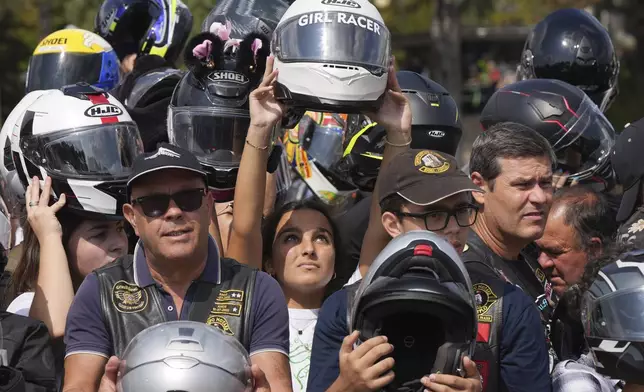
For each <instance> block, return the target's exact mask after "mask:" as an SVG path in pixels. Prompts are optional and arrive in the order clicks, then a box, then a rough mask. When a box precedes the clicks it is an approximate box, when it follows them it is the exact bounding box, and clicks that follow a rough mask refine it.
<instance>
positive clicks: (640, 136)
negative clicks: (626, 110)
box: [610, 118, 644, 222]
mask: <svg viewBox="0 0 644 392" xmlns="http://www.w3.org/2000/svg"><path fill="white" fill-rule="evenodd" d="M643 149H644V118H642V119H640V120H637V121H636V122H634V123H632V124H629V125H628V126H627V127H626V128H625V129H624V130H623V131H622V132H621V133H620V134H619V136H617V139H616V140H615V148H614V150H613V154H612V155H611V158H610V159H611V164H612V166H613V170H614V171H615V175H616V176H617V181H618V182H619V183H620V184H621V185H622V186H623V187H624V196H623V197H622V202H621V204H620V206H619V212H618V213H617V221H618V222H623V221H625V220H627V219H628V218H629V217H630V216H631V214H632V213H633V211H634V210H635V207H637V205H638V204H639V202H638V196H639V194H640V184H641V180H642V177H644V155H643V154H642V150H643Z"/></svg>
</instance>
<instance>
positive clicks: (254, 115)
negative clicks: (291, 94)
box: [249, 56, 285, 128]
mask: <svg viewBox="0 0 644 392" xmlns="http://www.w3.org/2000/svg"><path fill="white" fill-rule="evenodd" d="M274 63H275V59H274V58H273V57H272V56H271V57H269V58H268V60H267V61H266V70H265V71H264V78H263V79H262V82H261V83H260V85H259V86H258V87H257V88H256V89H255V90H254V91H253V92H252V93H250V97H249V107H250V122H251V126H252V127H257V128H273V127H274V126H275V124H277V123H278V121H281V120H282V116H283V115H284V112H285V109H284V106H283V105H282V104H281V103H280V102H278V101H277V99H275V94H274V88H275V80H276V79H277V74H278V70H275V71H274V70H273V64H274Z"/></svg>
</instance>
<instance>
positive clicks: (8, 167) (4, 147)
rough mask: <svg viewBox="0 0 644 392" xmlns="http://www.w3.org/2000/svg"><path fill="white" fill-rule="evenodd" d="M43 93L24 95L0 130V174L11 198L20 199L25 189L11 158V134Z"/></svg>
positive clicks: (17, 128)
mask: <svg viewBox="0 0 644 392" xmlns="http://www.w3.org/2000/svg"><path fill="white" fill-rule="evenodd" d="M44 93H45V91H43V90H41V91H32V92H30V93H29V94H27V95H25V96H24V97H23V98H22V100H21V101H20V102H18V104H17V105H16V106H15V107H14V108H13V110H12V111H11V113H9V116H8V117H7V119H6V121H5V122H4V124H3V125H2V130H0V174H1V175H2V178H4V180H5V182H6V184H7V189H8V190H9V192H10V193H11V195H12V196H14V197H16V198H18V199H22V198H24V196H25V188H24V187H23V186H22V184H21V183H20V179H19V178H18V176H17V173H16V168H15V167H14V165H13V159H12V157H11V141H10V138H11V134H12V133H14V130H15V132H18V131H19V129H20V124H22V118H23V117H24V115H25V112H26V111H27V108H28V107H29V106H30V105H31V104H32V103H34V102H35V101H36V100H37V99H38V98H40V97H41V96H42V95H43V94H44Z"/></svg>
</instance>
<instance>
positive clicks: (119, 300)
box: [112, 280, 148, 313]
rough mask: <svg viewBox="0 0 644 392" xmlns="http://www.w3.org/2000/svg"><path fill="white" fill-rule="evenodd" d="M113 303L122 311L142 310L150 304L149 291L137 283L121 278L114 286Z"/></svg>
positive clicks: (133, 311)
mask: <svg viewBox="0 0 644 392" xmlns="http://www.w3.org/2000/svg"><path fill="white" fill-rule="evenodd" d="M112 303H113V304H114V307H115V308H116V310H118V311H119V312H121V313H136V312H140V311H142V310H143V309H145V307H146V306H148V293H146V292H145V290H143V289H142V288H140V287H139V286H137V285H135V284H132V283H128V282H126V281H124V280H119V281H118V282H116V283H114V286H113V287H112Z"/></svg>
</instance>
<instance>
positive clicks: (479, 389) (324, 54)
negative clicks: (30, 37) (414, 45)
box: [0, 0, 644, 392]
mask: <svg viewBox="0 0 644 392" xmlns="http://www.w3.org/2000/svg"><path fill="white" fill-rule="evenodd" d="M192 27H193V18H192V16H191V13H190V10H189V9H188V7H186V6H185V5H184V4H183V3H182V2H181V1H179V0H172V1H171V0H118V1H117V0H105V1H104V2H103V4H102V6H101V8H100V9H99V10H98V13H97V17H96V24H95V31H94V32H90V31H85V30H80V29H76V28H70V29H65V30H60V31H56V32H54V33H52V34H51V35H50V36H48V37H46V38H44V39H43V41H42V42H41V43H40V44H39V45H38V46H37V47H36V49H35V50H34V53H33V56H32V58H31V60H30V63H29V69H28V77H27V83H26V94H25V96H24V98H23V99H22V101H21V102H19V103H18V104H17V105H16V106H15V108H14V109H13V111H12V112H11V114H10V115H9V116H8V118H7V119H6V121H5V123H4V124H3V126H2V131H1V132H0V147H2V148H0V154H2V157H0V158H2V159H0V160H1V161H2V164H1V165H0V174H1V177H2V181H1V184H2V195H1V196H2V198H1V199H0V201H2V202H1V203H0V230H1V231H0V234H1V238H0V247H1V254H2V269H3V271H4V274H3V275H2V280H1V282H2V285H1V286H2V289H3V292H2V293H1V294H2V295H3V300H4V309H5V310H3V311H2V312H0V316H1V318H0V390H7V391H55V390H61V391H65V392H90V391H91V392H96V391H100V392H116V391H119V392H134V391H137V392H147V391H150V392H152V391H169V390H171V391H179V390H180V391H190V392H201V391H221V392H238V391H239V392H241V391H250V390H256V391H261V392H267V391H279V392H281V391H286V392H288V391H311V392H318V391H342V392H346V391H359V392H362V391H381V390H382V391H401V392H403V391H421V390H425V391H434V392H449V391H470V392H483V391H485V392H496V391H508V392H514V391H516V392H519V391H520V392H525V391H527V392H530V391H535V392H544V391H545V392H547V391H555V392H577V391H602V392H604V391H606V392H608V391H615V392H617V391H625V392H634V391H640V390H644V377H643V376H642V374H644V372H643V370H644V324H643V323H642V321H644V318H642V315H643V314H644V313H643V311H644V296H643V295H641V294H642V293H643V292H644V197H643V195H644V192H643V189H644V183H643V181H642V179H643V178H644V161H642V160H641V159H640V158H637V156H638V155H640V151H641V150H642V149H644V122H643V121H644V119H643V120H639V121H635V122H633V123H632V124H629V125H628V126H627V127H626V129H624V130H623V131H622V132H621V133H619V134H618V133H616V132H615V130H614V128H613V127H612V125H611V124H610V122H609V121H608V120H607V119H606V117H605V115H604V112H605V111H606V110H608V109H609V107H610V104H611V103H612V102H613V100H614V98H615V97H616V95H617V93H618V88H617V79H618V75H619V62H618V60H617V58H616V56H615V50H614V47H613V44H612V42H611V39H610V36H609V34H608V32H607V31H606V29H605V28H604V27H603V26H602V25H601V24H600V23H599V21H597V19H595V18H594V17H593V16H592V15H590V14H588V13H587V12H585V11H582V10H577V9H561V10H558V11H555V12H553V13H552V14H550V15H548V16H547V17H546V18H544V19H543V20H542V21H541V22H540V23H539V24H537V25H536V26H535V28H534V30H533V31H532V33H531V34H530V36H529V37H528V39H527V41H526V45H525V48H524V51H523V53H520V54H518V57H520V58H519V60H520V64H519V67H518V70H517V81H516V82H514V83H509V84H505V85H503V86H502V87H501V88H499V89H498V90H497V91H496V92H494V94H493V95H492V96H491V98H490V99H489V100H488V102H487V103H486V104H485V106H484V108H483V110H482V113H481V126H482V130H480V131H479V130H468V132H478V136H477V138H476V140H475V142H474V145H473V146H472V151H471V156H470V159H469V163H468V164H467V165H466V166H465V167H459V164H458V163H457V161H456V159H455V158H454V154H455V153H456V150H457V148H458V147H459V144H460V142H461V136H462V135H463V132H464V130H463V129H462V126H461V123H460V119H459V111H458V107H457V105H456V103H455V101H454V99H452V97H451V96H450V93H449V92H448V91H447V90H445V89H444V88H443V87H442V86H441V85H440V84H439V83H437V82H435V81H433V80H430V79H429V78H427V77H425V76H423V75H420V74H417V73H414V72H411V71H405V70H396V65H395V60H394V59H393V58H392V57H391V47H390V41H391V39H390V34H389V31H388V30H387V29H386V26H385V24H384V22H383V21H382V18H381V17H380V15H379V13H378V11H377V10H376V8H375V7H374V6H373V5H371V4H370V3H369V2H368V1H366V0H322V1H321V2H313V1H310V0H296V1H295V0H291V1H286V0H262V1H259V0H258V1H253V2H251V1H235V0H223V1H218V2H217V4H216V5H215V6H214V7H213V9H212V11H211V12H210V14H209V15H208V17H207V18H206V20H204V21H202V29H201V30H202V32H201V33H199V34H197V35H195V36H192V37H191V36H190V32H191V30H192ZM180 56H183V61H182V62H183V64H185V66H186V67H187V70H180V69H177V68H176V63H177V62H178V61H179V58H180ZM640 163H641V164H642V166H640ZM10 254H11V256H12V257H9V255H10ZM640 309H642V311H640Z"/></svg>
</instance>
